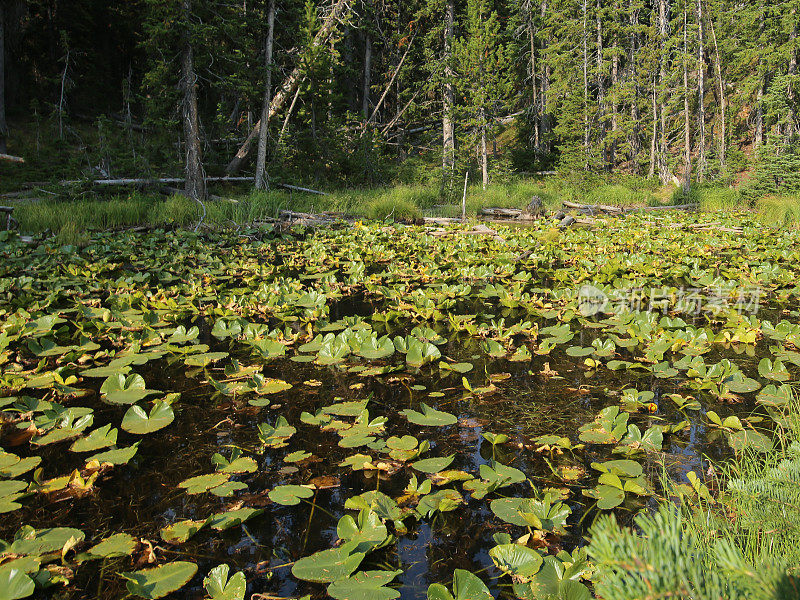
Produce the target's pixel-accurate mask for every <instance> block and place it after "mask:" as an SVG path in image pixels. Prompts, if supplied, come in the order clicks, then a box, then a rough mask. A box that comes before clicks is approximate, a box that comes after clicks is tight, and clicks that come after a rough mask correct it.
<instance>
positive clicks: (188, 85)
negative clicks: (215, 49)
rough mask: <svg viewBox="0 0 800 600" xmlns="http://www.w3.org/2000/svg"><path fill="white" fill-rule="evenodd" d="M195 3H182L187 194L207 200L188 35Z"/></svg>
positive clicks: (195, 86)
mask: <svg viewBox="0 0 800 600" xmlns="http://www.w3.org/2000/svg"><path fill="white" fill-rule="evenodd" d="M191 13H192V0H183V18H184V21H185V22H184V31H183V38H184V39H183V44H184V46H183V55H182V57H181V70H182V74H181V75H182V76H181V89H182V91H183V137H184V138H185V140H184V141H185V143H186V195H187V196H188V197H189V198H192V199H193V200H198V201H201V202H202V201H203V200H204V199H205V197H206V182H205V173H203V162H202V153H201V149H200V125H199V118H198V113H197V76H196V74H195V72H194V56H193V53H192V42H191V37H190V34H189V28H190V25H191V23H190V20H191Z"/></svg>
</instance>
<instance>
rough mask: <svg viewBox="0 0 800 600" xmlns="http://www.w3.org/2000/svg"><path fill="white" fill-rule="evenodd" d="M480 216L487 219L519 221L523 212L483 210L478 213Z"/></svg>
mask: <svg viewBox="0 0 800 600" xmlns="http://www.w3.org/2000/svg"><path fill="white" fill-rule="evenodd" d="M478 214H479V215H482V216H485V217H500V218H502V217H505V218H507V219H519V218H520V216H521V215H522V210H520V209H519V208H482V209H480V210H479V211H478Z"/></svg>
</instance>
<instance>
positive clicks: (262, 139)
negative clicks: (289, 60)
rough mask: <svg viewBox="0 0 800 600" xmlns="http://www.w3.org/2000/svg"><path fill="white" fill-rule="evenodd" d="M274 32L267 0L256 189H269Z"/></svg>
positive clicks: (272, 5) (272, 6)
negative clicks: (264, 70)
mask: <svg viewBox="0 0 800 600" xmlns="http://www.w3.org/2000/svg"><path fill="white" fill-rule="evenodd" d="M274 34H275V0H269V4H268V6H267V43H266V48H265V49H264V66H265V67H266V83H265V85H264V103H263V104H262V107H261V123H263V124H264V126H263V127H261V128H260V131H259V133H258V157H257V158H256V179H255V187H256V189H257V190H266V189H269V176H268V175H267V168H266V165H267V139H268V138H269V107H270V104H271V103H272V42H273V39H274Z"/></svg>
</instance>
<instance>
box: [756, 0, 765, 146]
mask: <svg viewBox="0 0 800 600" xmlns="http://www.w3.org/2000/svg"><path fill="white" fill-rule="evenodd" d="M758 33H759V36H758V37H759V39H761V38H762V37H763V35H764V12H763V11H762V12H761V20H760V22H759V26H758ZM758 77H759V80H758V95H757V97H756V135H755V140H754V145H755V147H756V148H759V147H760V146H761V145H762V144H763V143H764V79H765V76H764V60H763V59H762V58H759V59H758Z"/></svg>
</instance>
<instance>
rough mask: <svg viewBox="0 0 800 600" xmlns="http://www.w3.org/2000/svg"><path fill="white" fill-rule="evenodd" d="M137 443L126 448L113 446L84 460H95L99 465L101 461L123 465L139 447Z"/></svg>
mask: <svg viewBox="0 0 800 600" xmlns="http://www.w3.org/2000/svg"><path fill="white" fill-rule="evenodd" d="M139 443H140V442H136V443H135V444H133V445H132V446H127V447H126V448H115V449H114V450H106V451H105V452H99V453H98V454H94V455H92V456H90V457H89V458H87V459H86V462H87V463H88V462H91V461H93V460H96V461H97V462H99V463H100V464H101V465H102V464H103V463H109V464H112V465H124V464H127V463H128V461H130V459H132V458H133V457H134V456H135V455H136V451H137V450H138V449H139Z"/></svg>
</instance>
